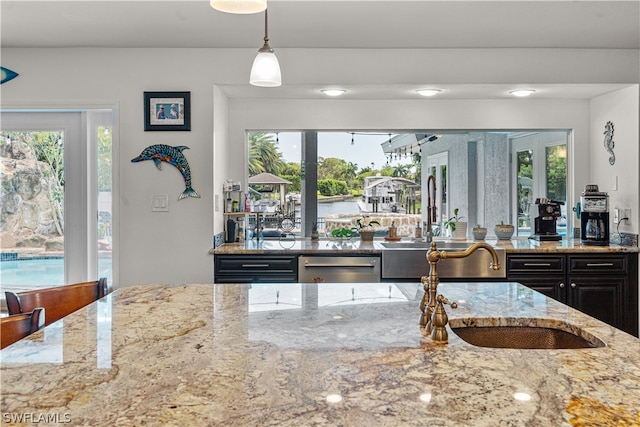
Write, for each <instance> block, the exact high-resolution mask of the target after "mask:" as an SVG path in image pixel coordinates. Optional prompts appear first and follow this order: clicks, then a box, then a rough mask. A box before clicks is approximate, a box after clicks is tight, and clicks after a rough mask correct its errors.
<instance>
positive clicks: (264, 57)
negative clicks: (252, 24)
mask: <svg viewBox="0 0 640 427" xmlns="http://www.w3.org/2000/svg"><path fill="white" fill-rule="evenodd" d="M267 29H268V27H267V10H266V9H265V11H264V45H263V46H262V47H261V48H260V49H258V55H257V56H256V59H254V60H253V66H252V67H251V76H250V77H249V83H251V84H252V85H254V86H263V87H277V86H280V85H281V84H282V75H281V74H280V63H279V62H278V58H276V54H275V53H273V49H272V48H271V46H269V33H268V31H267Z"/></svg>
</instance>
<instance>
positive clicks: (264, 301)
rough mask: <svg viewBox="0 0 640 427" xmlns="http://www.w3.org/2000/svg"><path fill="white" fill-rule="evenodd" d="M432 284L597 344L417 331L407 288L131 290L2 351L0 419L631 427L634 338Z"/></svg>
mask: <svg viewBox="0 0 640 427" xmlns="http://www.w3.org/2000/svg"><path fill="white" fill-rule="evenodd" d="M439 290H440V292H441V293H443V294H444V295H445V296H447V297H448V298H449V299H452V300H456V301H458V302H459V308H457V309H455V310H454V309H450V308H449V309H448V313H449V318H450V321H451V322H452V323H454V322H462V321H464V319H467V318H470V317H476V318H477V317H489V318H491V319H490V320H491V321H500V319H503V318H507V317H525V318H529V317H534V318H540V319H547V320H546V321H549V319H555V320H556V321H559V322H566V323H569V324H572V325H575V326H578V327H580V328H582V329H583V330H584V331H585V332H587V333H588V334H591V335H594V336H596V337H598V338H599V339H601V340H603V341H604V342H605V343H606V344H607V346H606V347H602V348H590V349H581V350H514V349H491V348H482V347H475V346H472V345H470V344H467V343H465V342H464V341H462V340H461V339H460V338H458V337H457V336H456V335H455V334H453V333H451V332H450V337H449V344H448V345H436V344H435V343H433V342H432V341H431V339H430V338H427V337H425V336H423V334H422V333H421V330H420V328H419V326H418V322H419V309H418V306H419V300H420V298H421V296H422V290H421V285H420V284H418V283H395V284H394V283H384V284H381V283H376V284H373V283H369V284H327V283H325V284H319V285H318V284H252V285H250V284H247V285H244V284H237V285H230V284H224V285H186V286H165V285H141V286H131V287H126V288H121V289H118V290H116V291H115V292H113V293H112V294H110V295H108V296H107V297H105V298H103V299H102V300H100V301H98V302H95V303H93V304H91V305H89V306H87V307H85V308H83V309H81V310H79V311H77V312H75V313H73V314H71V315H70V316H68V317H66V318H64V319H62V320H61V321H58V322H56V323H54V324H52V325H50V326H48V327H47V328H45V329H44V330H43V331H39V332H37V333H35V334H34V335H32V336H31V337H28V338H26V339H24V340H22V341H19V342H18V343H15V344H14V345H12V346H9V347H7V348H5V349H4V350H2V351H1V352H0V357H1V372H0V373H1V377H0V378H1V379H0V381H1V386H2V395H1V398H0V399H1V404H2V422H3V423H10V421H11V419H13V420H17V419H18V418H20V417H22V419H23V420H24V419H25V418H24V417H31V418H29V419H33V418H34V417H36V418H37V417H40V418H41V417H49V419H51V417H58V418H57V419H58V420H64V421H69V423H68V425H91V426H100V425H104V426H114V425H143V424H144V425H150V426H165V425H181V426H199V425H203V426H204V425H207V426H212V425H224V426H229V425H242V426H245V425H247V426H248V425H250V426H266V425H272V426H276V425H277V426H302V425H305V426H306V425H318V426H320V425H322V426H324V425H326V426H340V425H342V426H365V425H366V426H387V425H388V426H398V425H403V426H405V425H407V426H408V425H415V426H424V425H439V426H474V427H477V426H492V427H494V426H545V427H546V426H570V425H573V426H605V425H638V424H639V423H640V340H638V339H637V338H635V337H633V336H631V335H629V334H626V333H624V332H622V331H619V330H617V329H615V328H612V327H610V326H608V325H606V324H605V323H602V322H600V321H598V320H595V319H593V318H591V317H588V316H586V315H584V314H582V313H580V312H578V311H576V310H573V309H571V308H569V307H567V306H565V305H562V304H560V303H558V302H556V301H553V300H551V299H548V298H546V297H545V296H543V295H542V294H539V293H537V292H535V291H533V290H531V289H528V288H526V287H523V286H521V285H518V284H516V283H443V284H441V285H440V288H439ZM541 322H542V320H541ZM522 396H524V400H523V397H522Z"/></svg>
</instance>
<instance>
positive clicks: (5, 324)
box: [0, 308, 45, 348]
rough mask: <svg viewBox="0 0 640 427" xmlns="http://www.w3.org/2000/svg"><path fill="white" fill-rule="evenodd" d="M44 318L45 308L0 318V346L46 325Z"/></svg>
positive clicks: (4, 345)
mask: <svg viewBox="0 0 640 427" xmlns="http://www.w3.org/2000/svg"><path fill="white" fill-rule="evenodd" d="M44 320H45V319H44V308H36V309H34V310H33V311H31V312H29V313H20V314H14V315H12V316H7V317H2V318H0V337H1V338H0V348H5V347H7V346H9V345H11V344H13V343H14V342H16V341H18V340H21V339H22V338H24V337H26V336H27V335H31V334H32V333H34V332H35V331H37V330H38V329H40V328H42V327H43V326H44Z"/></svg>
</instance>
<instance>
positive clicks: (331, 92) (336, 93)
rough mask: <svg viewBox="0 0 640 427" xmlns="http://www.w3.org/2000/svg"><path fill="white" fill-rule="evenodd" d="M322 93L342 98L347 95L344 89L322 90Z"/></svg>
mask: <svg viewBox="0 0 640 427" xmlns="http://www.w3.org/2000/svg"><path fill="white" fill-rule="evenodd" d="M320 92H322V93H324V94H325V95H327V96H340V95H342V94H344V93H347V91H346V90H344V89H322V90H321V91H320Z"/></svg>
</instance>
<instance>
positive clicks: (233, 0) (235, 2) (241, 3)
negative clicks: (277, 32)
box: [209, 0, 267, 14]
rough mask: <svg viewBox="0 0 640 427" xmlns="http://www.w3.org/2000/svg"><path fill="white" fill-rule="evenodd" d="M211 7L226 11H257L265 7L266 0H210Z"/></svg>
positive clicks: (242, 12)
mask: <svg viewBox="0 0 640 427" xmlns="http://www.w3.org/2000/svg"><path fill="white" fill-rule="evenodd" d="M209 4H210V5H211V7H212V8H214V9H215V10H219V11H220V12H227V13H240V14H247V13H258V12H262V11H263V10H266V9H267V0H211V1H210V2H209Z"/></svg>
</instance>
